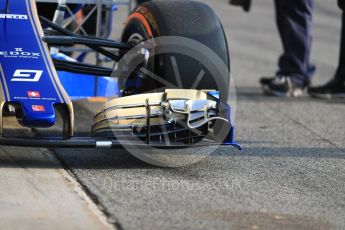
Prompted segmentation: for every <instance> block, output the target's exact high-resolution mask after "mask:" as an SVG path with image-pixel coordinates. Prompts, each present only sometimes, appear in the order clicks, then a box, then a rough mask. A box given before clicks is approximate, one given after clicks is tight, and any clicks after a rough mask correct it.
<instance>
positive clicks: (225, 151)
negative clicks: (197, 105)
mask: <svg viewBox="0 0 345 230" xmlns="http://www.w3.org/2000/svg"><path fill="white" fill-rule="evenodd" d="M53 151H54V152H55V154H54V153H52V152H49V151H47V152H46V154H47V155H49V154H54V155H56V157H57V158H58V160H60V161H61V162H62V164H63V165H65V166H66V167H68V168H71V169H157V170H159V169H162V168H161V167H156V166H152V165H149V164H146V163H144V162H142V161H140V160H139V159H137V158H135V157H134V156H132V155H131V154H130V153H128V152H127V151H126V150H124V149H116V150H94V149H55V150H53ZM1 154H2V153H1V152H0V159H1V161H0V168H18V167H20V168H55V167H59V166H58V165H57V164H51V162H50V161H49V159H47V160H46V161H45V160H43V159H42V158H39V157H37V159H36V158H35V156H29V155H28V154H30V153H27V152H26V151H25V148H16V158H15V159H12V158H10V157H9V158H6V157H5V158H3V157H1ZM9 154H10V153H6V155H7V156H8V155H9ZM19 154H22V155H19ZM239 157H259V158H272V157H273V158H285V157H286V158H291V157H293V158H310V159H312V158H330V159H345V149H344V148H289V147H282V148H270V147H262V148H252V147H251V148H244V150H243V151H238V150H235V149H232V148H230V147H220V148H219V149H218V150H217V151H216V152H214V153H213V154H211V155H210V156H209V157H206V158H205V159H204V160H202V161H201V162H200V163H196V164H194V165H193V166H192V168H198V167H203V166H202V165H203V164H204V163H206V164H207V163H211V162H212V161H217V160H219V159H226V158H239ZM188 167H190V166H185V167H182V168H181V169H188ZM167 170H168V169H167Z"/></svg>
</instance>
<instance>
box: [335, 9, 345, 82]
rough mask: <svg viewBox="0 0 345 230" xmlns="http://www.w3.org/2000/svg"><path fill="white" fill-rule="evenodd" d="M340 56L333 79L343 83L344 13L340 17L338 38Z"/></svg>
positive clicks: (344, 76) (344, 77)
mask: <svg viewBox="0 0 345 230" xmlns="http://www.w3.org/2000/svg"><path fill="white" fill-rule="evenodd" d="M340 40H341V41H340V54H339V65H338V69H337V72H336V74H335V79H336V80H338V81H340V82H345V13H344V12H343V16H342V29H341V38H340Z"/></svg>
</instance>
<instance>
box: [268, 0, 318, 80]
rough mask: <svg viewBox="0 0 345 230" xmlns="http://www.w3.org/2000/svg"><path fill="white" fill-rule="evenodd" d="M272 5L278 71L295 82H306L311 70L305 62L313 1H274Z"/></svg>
mask: <svg viewBox="0 0 345 230" xmlns="http://www.w3.org/2000/svg"><path fill="white" fill-rule="evenodd" d="M275 8H276V20H277V26H278V31H279V35H280V38H281V41H282V45H283V54H282V55H281V57H280V58H279V62H278V66H279V69H278V74H282V75H289V76H291V77H292V80H293V81H294V82H295V83H296V84H299V85H305V84H308V83H309V82H310V80H311V78H312V76H313V74H314V72H315V66H313V65H311V64H310V62H309V57H310V51H311V43H312V9H313V0H275Z"/></svg>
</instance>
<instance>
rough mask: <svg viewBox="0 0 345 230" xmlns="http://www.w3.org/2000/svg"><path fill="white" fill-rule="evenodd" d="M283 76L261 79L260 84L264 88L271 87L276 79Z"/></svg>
mask: <svg viewBox="0 0 345 230" xmlns="http://www.w3.org/2000/svg"><path fill="white" fill-rule="evenodd" d="M280 77H281V76H280V75H277V76H274V77H262V78H260V84H261V85H262V86H264V85H269V84H271V82H272V81H273V80H274V79H275V78H280Z"/></svg>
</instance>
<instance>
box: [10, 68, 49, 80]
mask: <svg viewBox="0 0 345 230" xmlns="http://www.w3.org/2000/svg"><path fill="white" fill-rule="evenodd" d="M42 73H43V71H42V70H30V69H17V70H16V71H15V72H14V74H13V77H12V79H11V81H23V82H38V81H39V80H40V78H41V76H42Z"/></svg>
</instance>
